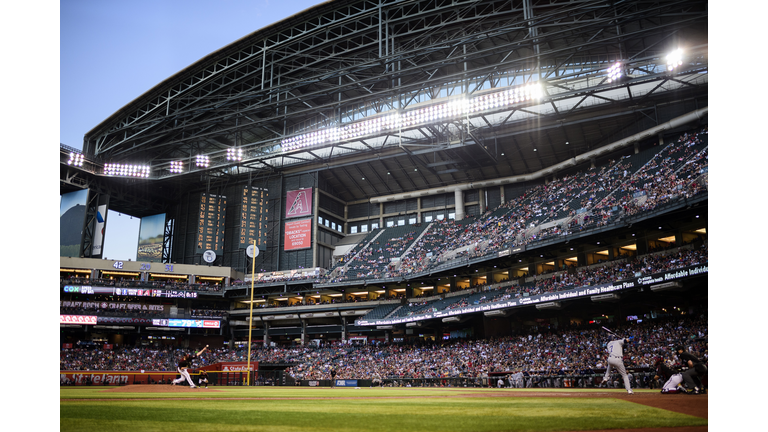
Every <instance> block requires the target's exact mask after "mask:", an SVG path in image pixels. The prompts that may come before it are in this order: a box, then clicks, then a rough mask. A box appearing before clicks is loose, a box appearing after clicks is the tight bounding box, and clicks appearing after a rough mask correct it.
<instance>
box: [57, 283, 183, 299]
mask: <svg viewBox="0 0 768 432" xmlns="http://www.w3.org/2000/svg"><path fill="white" fill-rule="evenodd" d="M62 290H63V291H64V292H65V293H75V294H108V295H115V296H126V297H165V298H197V293H196V292H194V291H172V290H156V289H141V288H113V287H95V286H90V285H65V286H64V288H62Z"/></svg>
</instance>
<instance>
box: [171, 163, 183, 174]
mask: <svg viewBox="0 0 768 432" xmlns="http://www.w3.org/2000/svg"><path fill="white" fill-rule="evenodd" d="M170 171H171V172H172V173H181V172H184V162H182V161H171V168H170Z"/></svg>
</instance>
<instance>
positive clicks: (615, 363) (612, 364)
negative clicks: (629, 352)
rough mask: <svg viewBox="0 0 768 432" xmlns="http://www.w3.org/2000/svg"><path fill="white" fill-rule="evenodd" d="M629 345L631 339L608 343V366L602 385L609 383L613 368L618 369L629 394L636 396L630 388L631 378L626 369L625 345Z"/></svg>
mask: <svg viewBox="0 0 768 432" xmlns="http://www.w3.org/2000/svg"><path fill="white" fill-rule="evenodd" d="M628 343H629V339H617V340H612V341H610V342H608V361H607V363H608V366H607V367H606V368H605V376H604V377H603V381H602V382H601V383H600V385H603V384H605V383H607V382H608V380H609V379H610V378H611V368H613V369H616V370H617V371H618V372H619V374H621V377H622V378H623V379H624V388H625V389H627V394H635V393H634V392H633V391H632V388H631V387H630V386H629V376H628V375H627V370H626V369H625V368H624V345H625V344H628Z"/></svg>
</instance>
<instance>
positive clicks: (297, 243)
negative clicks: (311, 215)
mask: <svg viewBox="0 0 768 432" xmlns="http://www.w3.org/2000/svg"><path fill="white" fill-rule="evenodd" d="M283 246H284V247H283V249H284V250H286V251H289V250H296V249H308V248H310V247H312V219H303V220H298V221H292V222H286V223H285V242H284V244H283Z"/></svg>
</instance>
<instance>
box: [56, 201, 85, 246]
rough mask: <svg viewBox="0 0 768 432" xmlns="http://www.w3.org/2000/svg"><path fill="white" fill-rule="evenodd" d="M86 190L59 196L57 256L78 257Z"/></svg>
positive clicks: (83, 220) (83, 221)
mask: <svg viewBox="0 0 768 432" xmlns="http://www.w3.org/2000/svg"><path fill="white" fill-rule="evenodd" d="M87 200H88V190H87V189H83V190H81V191H77V192H70V193H68V194H64V195H62V196H61V201H60V204H59V256H74V257H76V256H80V244H81V243H82V240H83V238H82V237H83V224H84V223H85V204H86V201H87Z"/></svg>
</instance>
